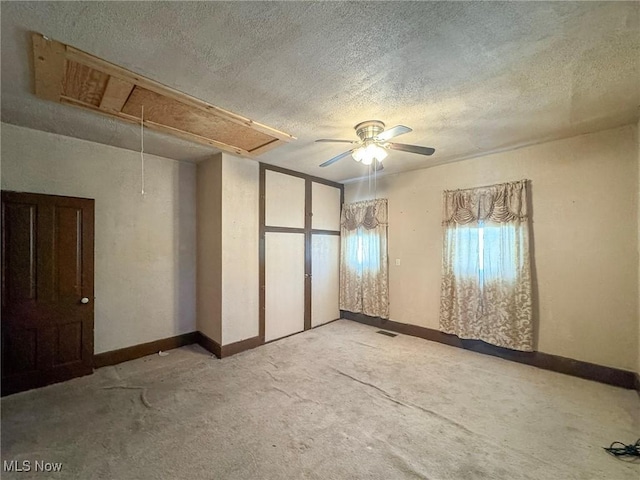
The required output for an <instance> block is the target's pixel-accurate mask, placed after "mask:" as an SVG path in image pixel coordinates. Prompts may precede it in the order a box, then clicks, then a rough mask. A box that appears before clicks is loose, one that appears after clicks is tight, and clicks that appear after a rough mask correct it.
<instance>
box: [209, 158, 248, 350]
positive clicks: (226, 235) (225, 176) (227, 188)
mask: <svg viewBox="0 0 640 480" xmlns="http://www.w3.org/2000/svg"><path fill="white" fill-rule="evenodd" d="M258 176H259V165H258V162H256V161H254V160H249V159H246V158H238V157H233V156H231V155H227V154H223V153H220V154H217V155H215V156H213V157H212V158H210V159H207V160H205V161H203V162H200V163H199V164H198V194H197V196H198V208H197V210H198V275H197V277H198V280H197V284H198V295H197V297H198V309H197V310H198V313H197V317H198V320H197V325H198V330H200V331H201V332H202V333H204V334H205V335H207V336H208V337H209V338H211V339H212V340H215V341H216V342H218V343H219V344H220V345H228V344H230V343H234V342H238V341H241V340H245V339H247V338H251V337H255V336H257V335H258V334H259V320H258V280H259V272H258V189H259V179H258Z"/></svg>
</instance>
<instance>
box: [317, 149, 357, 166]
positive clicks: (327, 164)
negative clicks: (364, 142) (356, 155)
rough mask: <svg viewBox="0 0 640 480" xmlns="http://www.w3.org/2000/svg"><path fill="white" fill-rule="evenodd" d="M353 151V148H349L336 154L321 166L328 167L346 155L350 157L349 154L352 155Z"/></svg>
mask: <svg viewBox="0 0 640 480" xmlns="http://www.w3.org/2000/svg"><path fill="white" fill-rule="evenodd" d="M351 152H353V149H352V150H347V151H346V152H344V153H341V154H340V155H336V156H335V157H333V158H331V159H329V160H327V161H326V162H324V163H323V164H321V165H320V166H321V167H328V166H329V165H331V164H332V163H336V162H337V161H338V160H342V159H343V158H344V157H348V156H349V155H351Z"/></svg>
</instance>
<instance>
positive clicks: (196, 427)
mask: <svg viewBox="0 0 640 480" xmlns="http://www.w3.org/2000/svg"><path fill="white" fill-rule="evenodd" d="M638 437H640V400H639V399H638V395H637V394H636V392H634V391H631V390H624V389H620V388H615V387H611V386H607V385H602V384H599V383H595V382H590V381H586V380H581V379H577V378H573V377H569V376H565V375H561V374H556V373H552V372H548V371H544V370H539V369H536V368H533V367H528V366H524V365H519V364H515V363H511V362H507V361H504V360H501V359H498V358H493V357H489V356H484V355H480V354H476V353H473V352H468V351H464V350H460V349H456V348H452V347H447V346H445V345H440V344H437V343H432V342H428V341H425V340H421V339H417V338H413V337H408V336H402V335H399V336H397V337H395V338H390V337H387V336H383V335H380V334H377V333H376V329H374V328H371V327H367V326H364V325H360V324H357V323H353V322H350V321H347V320H341V321H338V322H334V323H332V324H329V325H326V326H323V327H320V328H317V329H315V330H311V331H308V332H305V333H302V334H300V335H296V336H293V337H289V338H286V339H284V340H281V341H278V342H274V343H271V344H269V345H266V346H263V347H260V348H257V349H255V350H251V351H247V352H244V353H241V354H239V355H236V356H234V357H229V358H226V359H224V360H217V359H215V358H212V357H211V355H210V354H208V353H207V352H206V351H205V350H203V349H201V348H200V347H197V346H189V347H184V348H181V349H177V350H172V351H171V352H169V355H168V356H165V357H161V356H158V355H154V356H150V357H146V358H142V359H139V360H135V361H132V362H128V363H124V364H121V365H118V366H115V367H106V368H103V369H100V370H98V371H96V373H95V374H94V375H92V376H89V377H84V378H80V379H76V380H72V381H70V382H66V383H63V384H58V385H53V386H50V387H46V388H43V389H39V390H35V391H30V392H25V393H22V394H17V395H13V396H10V397H6V398H4V399H2V460H3V461H9V460H18V461H19V462H22V461H23V460H29V461H30V462H31V464H30V465H31V471H30V472H23V473H7V472H3V473H2V478H3V479H11V478H19V479H28V478H38V479H42V478H64V479H74V478H77V479H118V480H125V479H145V480H146V479H154V480H156V479H182V478H184V479H241V480H248V479H278V480H280V479H302V478H313V479H323V480H326V479H384V480H395V479H429V480H438V479H461V480H472V479H505V480H507V479H508V480H517V479H541V480H569V479H580V480H587V479H594V480H595V479H597V480H603V479H612V480H624V479H629V480H638V478H640V463H628V462H624V461H621V460H617V459H615V458H613V457H611V456H609V455H608V454H607V453H606V452H604V451H603V450H602V448H601V447H602V446H605V445H608V444H609V443H611V442H612V441H614V440H621V441H624V442H626V443H632V442H635V441H636V439H637V438H638ZM36 460H38V461H44V462H61V463H62V471H61V472H59V473H42V472H35V471H34V467H35V461H36Z"/></svg>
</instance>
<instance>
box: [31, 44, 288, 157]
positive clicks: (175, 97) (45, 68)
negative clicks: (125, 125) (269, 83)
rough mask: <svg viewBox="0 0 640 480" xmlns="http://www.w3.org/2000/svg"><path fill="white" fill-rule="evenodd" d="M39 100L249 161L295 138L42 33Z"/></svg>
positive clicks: (36, 49)
mask: <svg viewBox="0 0 640 480" xmlns="http://www.w3.org/2000/svg"><path fill="white" fill-rule="evenodd" d="M32 40H33V57H34V67H35V68H34V70H35V94H36V95H37V96H38V97H40V98H43V99H45V100H52V101H55V102H59V103H64V104H69V105H74V106H77V107H81V108H86V109H89V110H92V111H94V112H99V113H102V114H104V115H108V116H111V117H115V118H119V119H120V120H124V121H127V122H132V123H136V124H139V123H140V120H141V118H142V113H143V107H144V125H145V126H146V127H148V128H150V129H152V130H157V131H160V132H164V133H168V134H170V135H174V136H177V137H180V138H183V139H186V140H191V141H194V142H197V143H202V144H205V145H209V146H212V147H216V148H219V149H220V150H224V151H226V152H231V153H235V154H238V155H242V156H245V157H250V158H251V157H256V156H258V155H260V154H262V153H264V152H266V151H267V150H271V149H273V148H275V147H277V146H280V145H282V144H284V143H286V142H290V141H291V140H295V137H293V136H291V135H289V134H287V133H284V132H280V131H278V130H276V129H273V128H271V127H267V126H266V125H262V124H260V123H257V122H254V121H253V120H250V119H248V118H245V117H242V116H240V115H237V114H235V113H232V112H229V111H227V110H224V109H222V108H219V107H216V106H214V105H211V104H208V103H206V102H203V101H202V100H198V99H197V98H194V97H191V96H190V95H187V94H185V93H182V92H179V91H177V90H174V89H172V88H170V87H167V86H165V85H162V84H160V83H158V82H155V81H153V80H150V79H148V78H144V77H142V76H140V75H137V74H135V73H133V72H131V71H129V70H126V69H124V68H121V67H118V66H117V65H114V64H112V63H109V62H107V61H105V60H101V59H99V58H97V57H94V56H92V55H89V54H88V53H85V52H82V51H80V50H77V49H75V48H73V47H71V46H69V45H65V44H63V43H60V42H56V41H54V40H50V39H48V38H46V37H44V36H42V35H40V34H38V33H34V34H32Z"/></svg>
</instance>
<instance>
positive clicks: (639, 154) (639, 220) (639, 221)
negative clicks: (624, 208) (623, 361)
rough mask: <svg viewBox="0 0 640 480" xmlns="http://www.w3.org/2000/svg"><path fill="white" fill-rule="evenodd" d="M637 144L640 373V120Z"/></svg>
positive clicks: (639, 373) (639, 364) (637, 370)
mask: <svg viewBox="0 0 640 480" xmlns="http://www.w3.org/2000/svg"><path fill="white" fill-rule="evenodd" d="M636 145H637V148H638V191H637V197H636V200H637V203H636V205H637V207H638V208H637V212H636V215H637V217H636V220H637V222H638V364H637V365H636V372H638V375H640V120H638V126H637V128H636Z"/></svg>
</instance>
